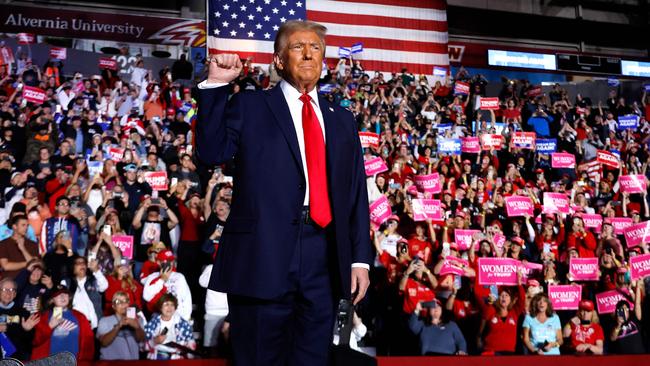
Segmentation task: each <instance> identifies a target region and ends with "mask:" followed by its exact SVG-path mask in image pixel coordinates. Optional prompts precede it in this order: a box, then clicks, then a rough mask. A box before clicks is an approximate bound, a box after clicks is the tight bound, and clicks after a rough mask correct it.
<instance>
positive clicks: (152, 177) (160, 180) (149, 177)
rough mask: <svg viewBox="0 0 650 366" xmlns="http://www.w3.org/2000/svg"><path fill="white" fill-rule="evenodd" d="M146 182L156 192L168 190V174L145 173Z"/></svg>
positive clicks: (164, 172) (163, 172)
mask: <svg viewBox="0 0 650 366" xmlns="http://www.w3.org/2000/svg"><path fill="white" fill-rule="evenodd" d="M144 180H145V181H146V182H147V183H149V186H151V189H152V190H154V191H166V190H167V172H166V171H162V172H145V173H144Z"/></svg>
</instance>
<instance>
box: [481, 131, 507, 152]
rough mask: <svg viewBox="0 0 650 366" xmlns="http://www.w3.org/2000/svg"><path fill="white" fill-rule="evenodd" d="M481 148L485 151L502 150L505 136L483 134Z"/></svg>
mask: <svg viewBox="0 0 650 366" xmlns="http://www.w3.org/2000/svg"><path fill="white" fill-rule="evenodd" d="M481 146H483V150H492V149H494V150H500V149H501V147H502V146H503V136H501V135H491V134H488V133H486V134H483V135H481Z"/></svg>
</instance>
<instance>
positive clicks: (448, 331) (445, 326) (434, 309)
mask: <svg viewBox="0 0 650 366" xmlns="http://www.w3.org/2000/svg"><path fill="white" fill-rule="evenodd" d="M423 309H425V310H426V312H427V315H425V316H424V317H423V318H421V317H420V313H421V312H422V310H423ZM442 312H443V310H442V304H441V303H440V301H439V300H438V299H433V300H431V301H428V302H425V303H424V304H423V303H421V302H418V303H417V305H416V306H415V309H414V311H413V313H412V314H411V316H410V318H409V328H410V329H411V331H412V332H413V333H414V334H416V335H418V337H419V339H420V353H421V354H422V355H466V354H467V343H465V337H463V333H461V331H460V329H459V328H458V326H457V325H456V323H454V322H453V321H445V320H443V317H442V315H443V314H442Z"/></svg>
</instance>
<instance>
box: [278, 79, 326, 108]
mask: <svg viewBox="0 0 650 366" xmlns="http://www.w3.org/2000/svg"><path fill="white" fill-rule="evenodd" d="M280 88H281V89H282V93H283V94H284V97H285V98H286V99H287V101H289V102H294V101H300V96H301V95H302V93H301V92H299V91H298V89H296V88H294V87H293V85H291V84H289V83H288V82H287V81H286V80H284V79H283V80H282V81H280ZM307 94H308V95H309V96H310V97H311V101H312V103H313V104H315V105H316V108H318V109H320V105H319V104H318V87H314V89H312V90H311V91H310V92H309V93H307Z"/></svg>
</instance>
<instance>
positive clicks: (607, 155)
mask: <svg viewBox="0 0 650 366" xmlns="http://www.w3.org/2000/svg"><path fill="white" fill-rule="evenodd" d="M596 160H598V162H599V163H601V164H603V165H607V166H608V167H611V168H614V169H618V162H619V158H618V157H617V156H616V155H614V154H612V153H611V152H609V151H605V150H598V151H597V152H596Z"/></svg>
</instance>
